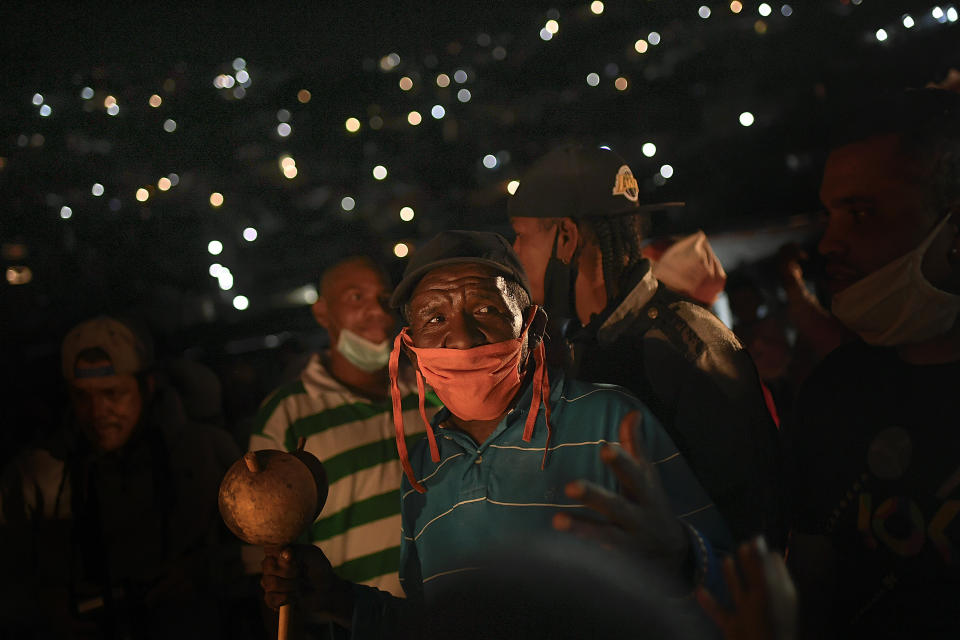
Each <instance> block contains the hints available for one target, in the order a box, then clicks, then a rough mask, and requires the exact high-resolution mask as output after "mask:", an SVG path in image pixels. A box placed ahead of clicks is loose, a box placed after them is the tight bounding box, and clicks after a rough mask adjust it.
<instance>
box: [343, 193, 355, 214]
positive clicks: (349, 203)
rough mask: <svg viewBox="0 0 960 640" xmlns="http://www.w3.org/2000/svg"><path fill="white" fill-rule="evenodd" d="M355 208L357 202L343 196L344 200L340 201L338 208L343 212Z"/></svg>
mask: <svg viewBox="0 0 960 640" xmlns="http://www.w3.org/2000/svg"><path fill="white" fill-rule="evenodd" d="M356 206H357V201H356V200H354V199H353V198H351V197H350V196H344V198H343V199H342V200H341V201H340V208H341V209H343V210H344V211H353V208H354V207H356Z"/></svg>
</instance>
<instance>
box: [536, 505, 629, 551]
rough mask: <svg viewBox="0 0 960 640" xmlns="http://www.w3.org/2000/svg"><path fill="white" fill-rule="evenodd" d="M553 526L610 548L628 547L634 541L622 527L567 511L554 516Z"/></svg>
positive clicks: (621, 548) (620, 548)
mask: <svg viewBox="0 0 960 640" xmlns="http://www.w3.org/2000/svg"><path fill="white" fill-rule="evenodd" d="M553 528H554V529H556V530H557V531H569V532H570V533H572V534H574V535H575V536H577V537H580V538H584V539H589V540H593V541H595V542H598V543H599V544H600V545H601V546H603V547H606V548H608V549H618V550H623V549H628V548H629V545H630V544H631V542H632V539H631V537H630V535H629V534H628V533H627V532H626V531H624V530H623V529H621V528H620V527H617V526H614V525H611V524H609V523H606V522H596V521H592V520H588V519H586V518H583V517H580V516H577V515H575V514H570V513H566V512H562V511H561V512H560V513H556V514H554V516H553Z"/></svg>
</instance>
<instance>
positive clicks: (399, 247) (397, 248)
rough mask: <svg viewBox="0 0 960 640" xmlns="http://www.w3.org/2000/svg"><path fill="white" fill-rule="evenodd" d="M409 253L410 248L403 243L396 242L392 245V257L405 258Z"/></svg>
mask: <svg viewBox="0 0 960 640" xmlns="http://www.w3.org/2000/svg"><path fill="white" fill-rule="evenodd" d="M409 253H410V247H408V246H407V245H406V244H404V243H403V242H398V243H397V244H395V245H393V255H395V256H397V257H398V258H406V257H407V255H408V254H409Z"/></svg>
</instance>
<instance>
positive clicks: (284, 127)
mask: <svg viewBox="0 0 960 640" xmlns="http://www.w3.org/2000/svg"><path fill="white" fill-rule="evenodd" d="M292 130H293V129H291V127H290V125H289V124H287V123H286V122H281V123H280V124H278V125H277V135H278V136H280V137H281V138H286V137H287V136H289V135H290V132H291V131H292Z"/></svg>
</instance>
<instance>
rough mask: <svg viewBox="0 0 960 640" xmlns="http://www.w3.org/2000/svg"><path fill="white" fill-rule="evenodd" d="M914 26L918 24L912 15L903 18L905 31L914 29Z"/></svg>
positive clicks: (905, 15)
mask: <svg viewBox="0 0 960 640" xmlns="http://www.w3.org/2000/svg"><path fill="white" fill-rule="evenodd" d="M914 24H916V23H915V22H914V21H913V18H912V17H910V14H909V13H906V14H904V16H903V27H904V28H905V29H912V28H913V25H914Z"/></svg>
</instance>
